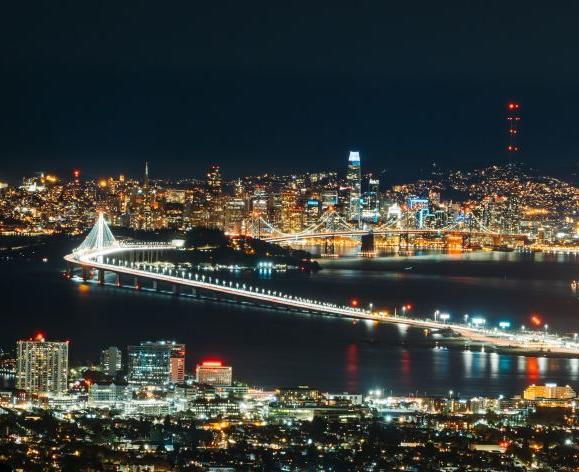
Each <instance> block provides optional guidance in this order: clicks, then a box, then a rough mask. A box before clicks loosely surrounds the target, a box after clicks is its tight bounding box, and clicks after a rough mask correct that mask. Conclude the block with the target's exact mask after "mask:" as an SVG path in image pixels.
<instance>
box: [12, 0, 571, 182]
mask: <svg viewBox="0 0 579 472" xmlns="http://www.w3.org/2000/svg"><path fill="white" fill-rule="evenodd" d="M578 17H579V5H578V4H577V3H576V2H552V3H548V2H528V1H527V2H515V1H509V2H506V1H498V2H492V1H479V2H468V1H461V2H456V3H454V2H437V1H424V2H417V1H414V2H411V1H407V2H389V1H386V0H384V1H376V2H365V1H357V2H354V1H352V2H317V1H313V0H309V1H303V2H294V1H275V0H270V1H267V2H252V1H241V0H235V1H230V2H226V1H211V0H208V1H205V2H200V1H191V0H190V1H184V2H176V1H175V2H171V1H154V2H153V1H150V2H147V1H134V2H133V1H128V0H121V1H118V0H117V1H112V2H107V1H92V2H91V1H78V0H76V1H70V2H66V1H55V0H51V1H31V2H25V1H11V2H3V4H2V6H1V7H0V66H1V67H0V162H1V165H0V180H6V179H8V180H12V181H14V180H16V179H18V178H20V177H21V176H22V175H30V174H32V173H33V172H35V171H41V170H45V171H48V170H54V171H58V172H62V173H64V172H67V173H68V172H69V171H70V169H71V168H73V167H79V168H81V169H82V171H83V173H84V174H85V175H88V176H102V175H110V174H118V173H121V172H122V173H125V174H128V175H138V174H140V173H141V172H142V167H143V162H144V161H145V160H149V161H150V163H151V164H150V166H151V173H152V175H153V176H162V177H170V176H182V175H187V176H200V175H202V173H203V171H204V169H205V167H206V166H207V165H209V164H210V163H220V164H221V165H222V167H223V170H224V172H225V174H226V175H228V176H234V175H237V174H249V173H263V172H267V171H278V172H291V171H303V170H319V169H326V168H337V167H343V166H344V165H345V163H346V159H347V154H348V151H349V150H350V149H357V150H359V151H360V152H361V155H362V162H363V165H364V167H365V169H374V170H382V169H387V170H388V172H389V173H390V175H391V176H395V178H397V177H398V176H399V177H400V178H402V177H406V176H412V175H414V174H415V173H416V172H417V171H418V169H420V168H424V167H428V166H429V165H430V163H432V162H437V163H439V164H440V165H442V166H461V167H469V166H475V165H481V164H489V163H494V162H504V161H505V160H506V156H505V153H504V148H505V144H506V121H505V116H504V112H505V110H504V109H505V105H506V103H507V102H508V101H509V100H517V101H519V102H520V103H521V108H522V116H523V121H522V130H521V135H520V147H521V150H522V151H521V155H520V158H521V159H523V160H524V161H526V162H529V163H530V164H532V165H533V166H538V167H540V168H544V169H546V170H547V169H549V170H550V169H559V170H561V169H570V170H572V169H576V168H577V163H578V156H579V140H578V132H577V128H578V124H579V123H578V119H577V111H578V110H579V60H578V57H579V55H578V49H579V35H578V33H577V18H578Z"/></svg>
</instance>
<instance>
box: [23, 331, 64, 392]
mask: <svg viewBox="0 0 579 472" xmlns="http://www.w3.org/2000/svg"><path fill="white" fill-rule="evenodd" d="M67 379H68V341H63V342H60V341H50V342H49V341H46V340H45V339H44V336H43V335H41V334H39V335H37V336H36V337H35V338H34V339H30V340H27V341H18V343H17V357H16V388H19V389H21V390H26V391H27V392H30V393H37V394H41V395H47V394H53V395H58V394H62V393H65V392H66V390H67V387H68V385H67Z"/></svg>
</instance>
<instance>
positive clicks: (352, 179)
mask: <svg viewBox="0 0 579 472" xmlns="http://www.w3.org/2000/svg"><path fill="white" fill-rule="evenodd" d="M346 181H347V184H348V187H349V189H350V198H349V207H348V218H349V220H350V221H353V222H355V223H356V224H358V225H360V221H361V217H362V213H361V205H360V198H361V196H362V174H361V166H360V153H359V152H356V151H351V152H350V156H349V157H348V171H347V174H346Z"/></svg>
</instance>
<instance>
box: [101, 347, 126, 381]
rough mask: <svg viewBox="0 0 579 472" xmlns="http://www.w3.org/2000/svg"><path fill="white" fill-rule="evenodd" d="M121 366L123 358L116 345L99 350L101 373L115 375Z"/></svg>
mask: <svg viewBox="0 0 579 472" xmlns="http://www.w3.org/2000/svg"><path fill="white" fill-rule="evenodd" d="M122 368H123V358H122V353H121V350H120V349H119V348H118V347H115V346H110V347H108V348H106V349H104V350H103V351H102V352H101V370H102V372H103V374H105V375H108V376H110V377H115V376H116V375H117V373H118V372H120V371H121V369H122Z"/></svg>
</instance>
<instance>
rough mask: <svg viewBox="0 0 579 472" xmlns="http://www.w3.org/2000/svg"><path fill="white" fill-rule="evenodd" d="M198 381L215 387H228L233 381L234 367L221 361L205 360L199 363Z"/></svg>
mask: <svg viewBox="0 0 579 472" xmlns="http://www.w3.org/2000/svg"><path fill="white" fill-rule="evenodd" d="M196 374H197V382H198V383H202V384H206V385H211V386H213V387H227V386H229V385H231V383H232V381H233V369H232V368H231V367H230V366H224V365H223V363H221V362H203V363H202V364H198V365H197V369H196Z"/></svg>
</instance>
